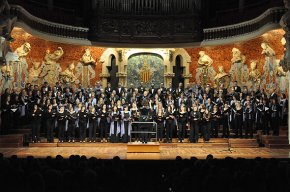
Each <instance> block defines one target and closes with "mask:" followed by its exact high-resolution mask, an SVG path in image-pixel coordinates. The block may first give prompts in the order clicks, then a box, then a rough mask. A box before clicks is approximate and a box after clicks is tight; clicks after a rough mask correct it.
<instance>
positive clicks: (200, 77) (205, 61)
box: [195, 51, 216, 86]
mask: <svg viewBox="0 0 290 192" xmlns="http://www.w3.org/2000/svg"><path fill="white" fill-rule="evenodd" d="M212 64H213V60H212V59H211V58H210V57H209V56H208V55H206V54H205V52H204V51H200V52H199V59H198V67H197V69H196V76H195V78H196V81H197V83H200V84H202V85H203V86H205V85H206V84H207V83H209V82H208V80H209V79H208V78H210V80H211V82H214V77H215V75H216V72H215V71H214V69H213V67H212Z"/></svg>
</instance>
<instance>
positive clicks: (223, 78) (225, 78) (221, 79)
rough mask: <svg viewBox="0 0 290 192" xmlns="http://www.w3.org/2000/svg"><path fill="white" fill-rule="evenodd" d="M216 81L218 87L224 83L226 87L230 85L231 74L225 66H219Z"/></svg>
mask: <svg viewBox="0 0 290 192" xmlns="http://www.w3.org/2000/svg"><path fill="white" fill-rule="evenodd" d="M214 81H215V84H216V86H217V87H219V86H220V85H221V84H222V83H223V84H224V85H225V87H226V88H227V87H228V86H229V83H230V76H229V74H228V73H226V72H225V71H224V67H223V66H218V73H217V74H216V76H215V77H214Z"/></svg>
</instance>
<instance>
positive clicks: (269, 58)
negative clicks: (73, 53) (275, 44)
mask: <svg viewBox="0 0 290 192" xmlns="http://www.w3.org/2000/svg"><path fill="white" fill-rule="evenodd" d="M261 48H262V49H263V50H262V52H261V54H262V55H264V56H265V64H264V66H263V71H264V75H263V84H266V89H267V90H272V89H274V88H276V73H277V66H278V64H277V61H276V53H275V51H274V50H273V49H272V48H271V47H270V46H269V45H268V43H265V42H263V43H261Z"/></svg>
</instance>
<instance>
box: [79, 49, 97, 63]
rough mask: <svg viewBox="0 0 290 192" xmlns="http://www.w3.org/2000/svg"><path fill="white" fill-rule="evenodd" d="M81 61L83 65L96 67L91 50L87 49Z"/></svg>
mask: <svg viewBox="0 0 290 192" xmlns="http://www.w3.org/2000/svg"><path fill="white" fill-rule="evenodd" d="M80 61H81V62H82V63H83V64H87V65H88V64H89V65H95V63H96V61H95V59H94V58H93V56H92V54H91V50H90V49H88V48H87V49H85V53H84V54H83V56H82V58H81V59H80Z"/></svg>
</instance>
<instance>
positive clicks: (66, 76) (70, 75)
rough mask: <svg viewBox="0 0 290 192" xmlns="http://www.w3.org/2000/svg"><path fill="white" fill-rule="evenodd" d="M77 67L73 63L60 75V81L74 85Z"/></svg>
mask: <svg viewBox="0 0 290 192" xmlns="http://www.w3.org/2000/svg"><path fill="white" fill-rule="evenodd" d="M74 69H75V65H74V63H71V64H70V65H69V66H68V68H67V69H66V70H64V71H63V72H61V73H60V75H59V77H60V81H61V82H63V83H70V84H72V83H74V82H75V81H76V76H75V75H74Z"/></svg>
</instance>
